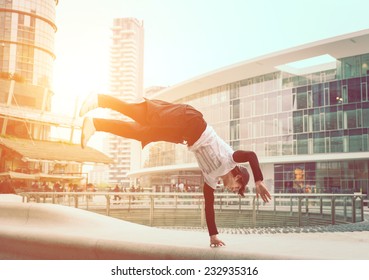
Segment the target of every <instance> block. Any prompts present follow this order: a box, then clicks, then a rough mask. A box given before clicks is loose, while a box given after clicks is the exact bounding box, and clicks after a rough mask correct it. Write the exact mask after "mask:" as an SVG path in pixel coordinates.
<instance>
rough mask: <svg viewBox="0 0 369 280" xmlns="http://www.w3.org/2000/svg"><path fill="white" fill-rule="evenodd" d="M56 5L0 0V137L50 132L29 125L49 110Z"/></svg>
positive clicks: (50, 0) (44, 1) (45, 0)
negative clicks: (36, 113)
mask: <svg viewBox="0 0 369 280" xmlns="http://www.w3.org/2000/svg"><path fill="white" fill-rule="evenodd" d="M57 4H58V0H42V1H41V0H38V1H36V0H33V1H11V0H0V26H1V28H0V107H1V108H2V112H3V114H2V115H3V116H2V117H1V118H0V133H1V134H2V135H5V134H7V135H13V136H17V137H21V138H31V139H32V138H33V139H46V138H47V137H48V133H49V132H48V131H49V128H45V127H44V126H42V125H40V124H38V123H35V122H31V120H30V119H31V115H32V114H34V113H35V112H37V111H38V112H40V111H41V112H45V111H46V112H48V111H50V110H51V98H52V95H53V92H52V90H51V85H52V70H53V63H54V59H55V54H54V36H55V32H56V25H55V7H56V5H57Z"/></svg>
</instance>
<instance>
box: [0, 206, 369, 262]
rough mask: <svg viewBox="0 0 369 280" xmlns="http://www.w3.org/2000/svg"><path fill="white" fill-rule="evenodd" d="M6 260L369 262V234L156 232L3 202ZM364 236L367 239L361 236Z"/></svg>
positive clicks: (1, 249)
mask: <svg viewBox="0 0 369 280" xmlns="http://www.w3.org/2000/svg"><path fill="white" fill-rule="evenodd" d="M0 224H1V227H0V244H1V246H0V259H63V260H69V259H83V260H99V259H109V260H112V259H121V260H123V259H127V260H134V259H158V260H159V259H176V260H178V259H206V260H210V259H222V260H224V259H245V260H246V259H258V260H259V259H369V255H368V252H369V237H368V234H367V232H358V233H355V234H354V233H347V234H345V233H338V234H334V235H331V234H329V233H325V234H318V233H311V234H263V235H258V234H256V235H254V234H250V235H231V234H226V235H222V236H221V239H222V240H223V241H225V242H226V243H227V246H226V247H222V248H210V247H209V245H208V244H209V237H208V235H207V233H206V232H205V233H204V232H192V231H176V230H165V229H158V228H151V227H147V226H142V225H137V224H133V223H130V222H125V221H122V220H118V219H115V218H111V217H106V216H103V215H98V214H95V213H91V212H88V211H85V210H80V209H75V208H71V207H66V206H59V205H52V204H36V203H29V204H24V203H19V202H0ZM358 234H362V235H358Z"/></svg>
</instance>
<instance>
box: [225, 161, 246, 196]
mask: <svg viewBox="0 0 369 280" xmlns="http://www.w3.org/2000/svg"><path fill="white" fill-rule="evenodd" d="M249 178H250V175H249V172H248V171H247V169H246V168H244V167H242V166H236V167H235V168H233V169H232V170H231V171H230V172H229V173H227V174H226V176H223V177H222V179H223V184H224V185H225V186H226V187H227V189H228V190H230V191H232V192H234V193H238V194H239V195H240V196H242V197H243V196H245V195H244V193H245V191H246V185H247V183H248V182H249Z"/></svg>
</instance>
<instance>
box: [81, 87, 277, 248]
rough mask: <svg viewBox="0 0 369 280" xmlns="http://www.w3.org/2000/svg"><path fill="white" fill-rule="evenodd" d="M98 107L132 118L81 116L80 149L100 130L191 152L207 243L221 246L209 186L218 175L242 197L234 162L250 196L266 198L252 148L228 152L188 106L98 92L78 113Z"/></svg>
mask: <svg viewBox="0 0 369 280" xmlns="http://www.w3.org/2000/svg"><path fill="white" fill-rule="evenodd" d="M98 107H100V108H109V109H112V110H114V111H117V112H119V113H121V114H124V115H125V116H127V117H130V118H131V119H132V120H133V121H128V122H126V121H121V120H113V119H102V118H91V117H85V119H84V121H83V127H82V134H81V145H82V148H84V147H86V145H87V142H88V140H89V139H90V137H91V136H92V135H93V134H94V133H95V132H96V131H103V132H108V133H112V134H115V135H118V136H121V137H125V138H130V139H135V140H137V141H140V142H141V144H142V148H144V147H145V146H146V145H147V144H149V143H151V142H156V141H166V142H171V143H181V144H185V145H187V146H188V149H189V150H190V151H191V152H193V153H194V154H195V157H196V159H197V162H198V165H199V167H200V169H201V171H202V174H203V176H204V181H205V183H204V188H203V192H204V199H205V216H206V223H207V227H208V231H209V236H210V245H211V246H224V245H225V243H224V242H223V241H221V240H220V239H218V230H217V227H216V224H215V211H214V190H215V188H216V185H217V182H218V179H219V178H220V179H222V181H223V185H224V186H225V187H226V188H227V189H228V190H230V191H232V192H234V193H238V194H239V195H241V196H244V192H245V189H246V185H247V183H248V181H249V173H248V171H247V169H246V168H244V167H242V166H240V165H238V164H239V163H246V162H248V163H249V164H250V166H251V169H252V173H253V176H254V180H255V190H256V195H257V196H260V197H261V198H262V200H263V201H264V202H268V201H269V200H270V199H271V196H270V193H269V191H268V190H267V188H266V186H265V184H264V183H263V174H262V172H261V169H260V166H259V161H258V158H257V156H256V154H255V153H254V152H252V151H242V150H237V151H234V150H233V149H232V148H231V147H230V146H229V145H228V144H227V143H225V141H224V140H222V139H221V138H220V137H219V136H218V135H217V134H216V133H215V131H214V129H213V128H212V127H211V126H210V125H208V124H207V123H206V122H205V120H204V118H203V115H202V114H201V113H200V112H199V111H197V110H196V109H195V108H193V107H192V106H190V105H187V104H174V103H168V102H165V101H161V100H149V99H144V100H143V101H142V102H140V103H128V102H124V101H122V100H120V99H118V98H116V97H113V96H109V95H104V94H98V95H91V96H89V97H88V98H87V99H86V100H85V102H84V103H83V104H82V107H81V109H80V116H84V115H85V114H86V113H87V112H89V111H91V110H93V109H95V108H98Z"/></svg>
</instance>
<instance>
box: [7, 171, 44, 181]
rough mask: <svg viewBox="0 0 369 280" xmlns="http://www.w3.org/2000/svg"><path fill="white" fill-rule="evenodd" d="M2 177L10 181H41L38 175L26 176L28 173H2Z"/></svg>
mask: <svg viewBox="0 0 369 280" xmlns="http://www.w3.org/2000/svg"><path fill="white" fill-rule="evenodd" d="M1 177H10V179H18V180H31V181H35V180H38V179H39V177H38V176H37V174H26V173H20V172H13V171H8V172H2V173H0V178H1Z"/></svg>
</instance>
